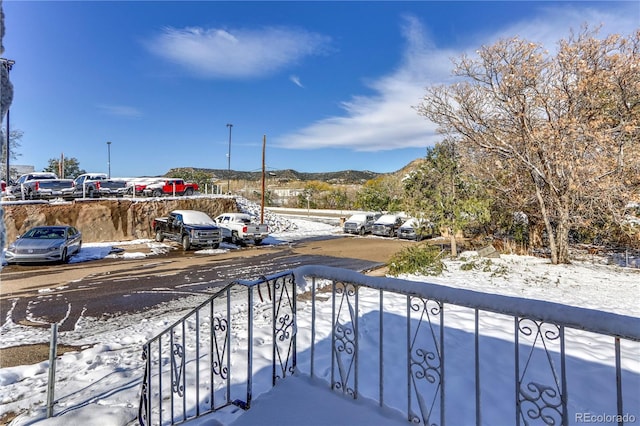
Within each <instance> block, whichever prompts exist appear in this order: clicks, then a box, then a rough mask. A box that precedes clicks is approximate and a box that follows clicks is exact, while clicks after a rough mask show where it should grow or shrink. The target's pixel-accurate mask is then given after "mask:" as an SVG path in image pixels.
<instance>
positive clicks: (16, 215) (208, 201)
mask: <svg viewBox="0 0 640 426" xmlns="http://www.w3.org/2000/svg"><path fill="white" fill-rule="evenodd" d="M2 208H3V210H4V223H5V227H6V233H7V235H6V237H7V238H6V240H7V242H11V241H14V240H15V239H16V237H17V236H18V235H20V234H22V233H24V232H25V231H26V230H27V229H29V228H31V227H33V226H38V225H62V224H64V225H71V226H75V227H76V228H78V229H79V230H80V231H81V232H82V239H83V241H84V242H87V243H92V242H101V241H129V240H135V239H140V238H152V237H153V230H152V229H151V221H152V220H153V219H154V218H156V217H162V216H166V215H167V214H168V213H169V212H170V211H172V210H176V209H190V210H200V211H203V212H205V213H207V214H208V215H209V216H211V217H216V216H217V215H219V214H221V213H224V212H228V211H231V212H235V211H238V207H237V204H236V200H235V199H234V198H229V197H193V198H180V199H162V200H158V199H141V200H133V199H121V200H90V201H75V202H72V203H65V204H34V203H25V204H3V205H2Z"/></svg>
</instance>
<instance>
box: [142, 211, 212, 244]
mask: <svg viewBox="0 0 640 426" xmlns="http://www.w3.org/2000/svg"><path fill="white" fill-rule="evenodd" d="M151 226H152V228H153V231H154V232H155V234H156V241H158V242H162V241H164V240H165V239H168V240H172V241H176V242H178V243H180V244H181V245H182V248H183V249H185V250H189V249H190V248H192V247H212V248H218V247H220V243H221V242H222V230H221V229H220V228H219V227H218V225H216V223H215V221H214V220H213V219H211V218H210V217H209V215H207V214H206V213H203V212H200V211H197V210H174V211H172V212H171V213H169V216H167V217H159V218H155V219H154V220H153V222H152V224H151Z"/></svg>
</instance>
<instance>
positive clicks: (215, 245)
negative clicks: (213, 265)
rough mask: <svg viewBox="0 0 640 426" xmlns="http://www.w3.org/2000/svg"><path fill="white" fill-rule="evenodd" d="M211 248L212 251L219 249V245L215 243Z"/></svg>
mask: <svg viewBox="0 0 640 426" xmlns="http://www.w3.org/2000/svg"><path fill="white" fill-rule="evenodd" d="M212 247H213V248H214V249H217V248H220V243H215V244H214V245H213V246H212Z"/></svg>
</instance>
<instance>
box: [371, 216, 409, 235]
mask: <svg viewBox="0 0 640 426" xmlns="http://www.w3.org/2000/svg"><path fill="white" fill-rule="evenodd" d="M405 220H406V218H405V217H404V216H402V215H401V214H398V213H389V214H383V215H382V216H380V217H379V218H378V219H377V220H376V221H375V223H374V224H373V226H372V227H371V233H372V234H373V235H380V236H384V237H395V236H396V234H397V232H398V228H400V225H402V224H403V223H404V222H405Z"/></svg>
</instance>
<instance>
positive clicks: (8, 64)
mask: <svg viewBox="0 0 640 426" xmlns="http://www.w3.org/2000/svg"><path fill="white" fill-rule="evenodd" d="M0 62H1V63H2V66H3V67H5V68H6V69H7V78H8V77H9V73H10V71H11V68H13V64H15V63H16V61H14V60H13V59H6V58H0ZM9 112H10V111H9V109H7V150H6V152H7V158H6V164H7V170H6V171H5V175H6V178H5V182H7V185H8V184H9V180H10V177H11V174H10V170H9V157H10V156H11V150H10V147H9V142H10V141H11V139H10V134H11V132H10V128H9Z"/></svg>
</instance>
